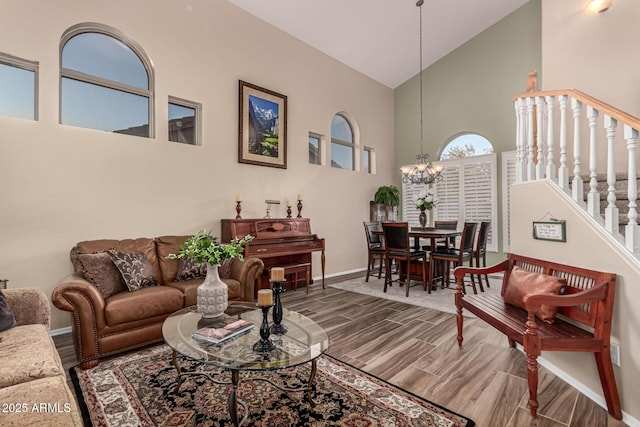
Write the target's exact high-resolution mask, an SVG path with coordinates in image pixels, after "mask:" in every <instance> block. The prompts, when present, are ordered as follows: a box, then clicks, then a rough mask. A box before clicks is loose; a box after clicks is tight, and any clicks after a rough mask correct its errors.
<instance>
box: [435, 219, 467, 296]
mask: <svg viewBox="0 0 640 427" xmlns="http://www.w3.org/2000/svg"><path fill="white" fill-rule="evenodd" d="M477 228H478V223H477V222H465V223H464V227H463V228H462V236H461V238H460V246H459V247H458V248H454V249H449V250H444V249H443V250H440V251H439V250H436V251H434V252H431V255H430V260H429V263H430V267H431V274H430V276H431V277H432V278H433V277H435V275H434V269H435V266H436V265H437V264H440V263H441V264H443V265H439V266H438V271H440V272H442V286H443V287H445V286H446V287H447V288H448V287H449V286H450V283H449V282H450V280H449V276H450V273H451V265H452V264H453V266H454V268H455V267H457V266H460V265H463V263H464V262H465V261H469V266H470V267H473V258H472V255H473V247H474V243H475V239H476V230H477ZM432 280H433V279H432ZM471 284H472V286H473V293H474V294H477V293H478V291H477V289H476V282H475V279H474V277H473V276H471ZM463 289H464V283H463Z"/></svg>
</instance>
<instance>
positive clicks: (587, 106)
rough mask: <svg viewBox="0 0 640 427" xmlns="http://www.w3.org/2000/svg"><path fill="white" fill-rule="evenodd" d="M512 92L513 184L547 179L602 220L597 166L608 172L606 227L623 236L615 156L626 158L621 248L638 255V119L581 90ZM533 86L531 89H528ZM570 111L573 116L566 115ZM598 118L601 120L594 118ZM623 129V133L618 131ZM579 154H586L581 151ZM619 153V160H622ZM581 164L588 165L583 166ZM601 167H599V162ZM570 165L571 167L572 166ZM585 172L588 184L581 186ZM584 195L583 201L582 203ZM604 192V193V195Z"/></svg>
mask: <svg viewBox="0 0 640 427" xmlns="http://www.w3.org/2000/svg"><path fill="white" fill-rule="evenodd" d="M529 86H530V85H528V87H527V90H529V91H528V92H526V93H521V94H517V95H514V97H513V100H514V104H515V113H516V182H526V181H533V180H539V179H547V178H548V179H551V180H552V181H554V182H556V183H557V184H558V185H559V186H560V188H562V189H563V190H565V191H566V192H567V193H569V194H570V195H571V197H572V198H573V200H574V201H575V202H576V203H577V204H578V205H580V206H582V207H583V208H585V209H586V210H587V212H588V214H589V215H591V216H592V217H594V218H601V217H602V216H601V207H600V199H601V197H600V193H599V189H598V180H597V178H598V168H599V167H600V168H601V174H602V172H604V171H606V177H607V186H606V191H605V193H606V194H603V200H606V206H605V207H604V223H603V224H602V225H603V226H604V228H605V229H606V230H607V231H608V232H609V233H611V234H612V235H614V236H619V238H620V239H623V237H622V235H621V234H620V232H619V219H618V218H619V209H618V207H617V206H616V169H618V170H620V169H624V168H623V167H622V166H621V165H618V167H617V168H616V156H624V157H626V158H627V162H626V163H627V165H626V170H625V171H626V174H627V176H628V177H629V178H630V179H629V180H628V186H627V197H628V203H627V204H628V213H627V218H628V222H627V225H626V226H624V228H623V230H624V240H623V241H624V246H625V247H626V248H627V249H628V250H629V251H630V252H632V253H633V254H635V255H636V257H640V226H638V210H637V207H638V205H637V203H636V201H637V198H638V185H637V183H636V179H631V177H637V167H636V155H637V154H636V149H637V144H638V131H639V130H640V118H638V117H635V116H632V115H630V114H628V113H626V112H624V111H622V110H620V109H618V108H616V107H613V106H611V105H609V104H607V103H605V102H602V101H600V100H598V99H596V98H594V97H592V96H589V95H587V94H585V93H583V92H580V91H579V90H575V89H566V90H552V91H538V90H537V88H536V87H535V85H534V86H533V87H531V88H530V87H529ZM531 89H533V90H531ZM569 113H570V114H571V118H569V117H568V116H569ZM599 116H602V120H601V121H600V120H599V119H598V118H599ZM619 127H622V129H623V132H622V135H620V134H619V131H618V129H619ZM583 152H584V153H585V154H583ZM624 157H621V158H624ZM583 164H585V165H586V166H583ZM601 165H602V166H601ZM570 168H571V169H570ZM584 175H587V178H588V181H587V182H588V188H584V186H585V181H584ZM585 193H586V205H585V203H584V202H585V200H584V199H585V196H584V195H585ZM604 196H606V197H604Z"/></svg>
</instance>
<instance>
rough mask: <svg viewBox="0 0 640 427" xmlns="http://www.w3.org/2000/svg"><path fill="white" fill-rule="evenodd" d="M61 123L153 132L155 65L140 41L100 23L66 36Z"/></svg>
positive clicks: (139, 133)
mask: <svg viewBox="0 0 640 427" xmlns="http://www.w3.org/2000/svg"><path fill="white" fill-rule="evenodd" d="M60 57H61V58H60V123H62V124H66V125H71V126H78V127H84V128H90V129H98V130H104V131H107V132H115V133H124V134H128V135H136V136H142V137H149V138H152V137H153V136H154V121H153V116H154V114H153V105H154V103H153V71H152V66H151V61H150V60H149V58H148V57H147V56H146V54H145V53H144V51H143V50H142V48H141V47H140V46H138V45H137V44H136V43H135V42H134V41H132V40H130V39H129V38H127V37H126V36H125V35H124V34H122V33H121V32H119V31H118V30H116V29H113V28H110V27H108V26H105V25H100V24H93V23H89V24H78V25H76V26H73V27H71V28H69V29H68V30H67V31H66V32H65V33H64V35H63V36H62V39H61V42H60Z"/></svg>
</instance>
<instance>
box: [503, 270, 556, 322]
mask: <svg viewBox="0 0 640 427" xmlns="http://www.w3.org/2000/svg"><path fill="white" fill-rule="evenodd" d="M566 285H567V279H561V278H559V277H554V276H549V275H548V274H542V273H533V272H531V271H526V270H523V269H522V268H520V267H518V266H515V265H514V266H513V269H512V270H511V274H510V275H509V282H508V283H507V287H506V289H505V291H504V296H503V298H504V302H506V303H507V304H511V305H515V306H516V307H520V308H525V307H524V303H523V302H522V299H523V298H524V297H525V295H529V294H551V295H559V294H561V293H562V292H563V291H564V287H565V286H566ZM557 311H558V307H555V306H552V305H545V304H543V305H541V306H540V309H539V310H538V311H537V312H536V316H537V317H538V318H539V319H541V320H542V321H544V322H547V323H553V321H554V320H555V317H556V313H557Z"/></svg>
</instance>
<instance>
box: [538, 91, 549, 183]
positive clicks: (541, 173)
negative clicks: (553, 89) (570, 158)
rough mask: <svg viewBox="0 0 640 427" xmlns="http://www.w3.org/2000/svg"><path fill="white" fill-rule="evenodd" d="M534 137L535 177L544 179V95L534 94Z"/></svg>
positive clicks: (545, 152) (545, 145)
mask: <svg viewBox="0 0 640 427" xmlns="http://www.w3.org/2000/svg"><path fill="white" fill-rule="evenodd" d="M535 103H536V120H535V123H536V138H535V147H536V157H535V165H536V179H544V172H545V167H544V165H545V162H546V159H547V142H546V140H547V138H546V135H545V134H544V131H545V129H544V97H542V96H536V99H535Z"/></svg>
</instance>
